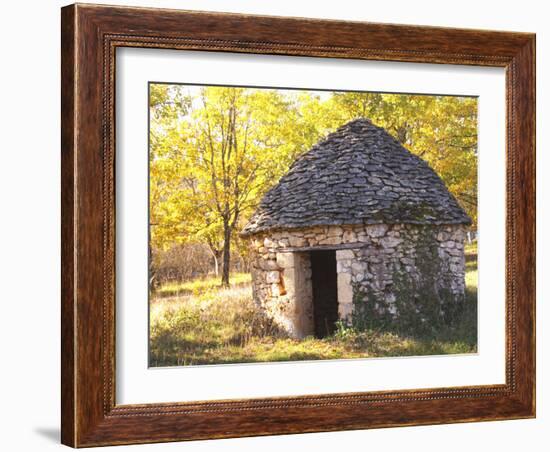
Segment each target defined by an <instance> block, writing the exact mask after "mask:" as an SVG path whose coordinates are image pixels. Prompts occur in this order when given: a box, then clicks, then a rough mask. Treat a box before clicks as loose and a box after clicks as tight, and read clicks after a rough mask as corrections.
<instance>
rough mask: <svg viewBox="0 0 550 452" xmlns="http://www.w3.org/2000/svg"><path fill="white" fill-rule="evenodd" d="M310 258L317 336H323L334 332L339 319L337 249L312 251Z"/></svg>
mask: <svg viewBox="0 0 550 452" xmlns="http://www.w3.org/2000/svg"><path fill="white" fill-rule="evenodd" d="M310 258H311V285H312V289H313V317H314V321H315V337H317V338H323V337H326V336H329V335H331V334H332V333H334V331H335V329H336V325H335V324H336V321H337V320H338V288H337V282H336V251H334V250H320V251H311V252H310Z"/></svg>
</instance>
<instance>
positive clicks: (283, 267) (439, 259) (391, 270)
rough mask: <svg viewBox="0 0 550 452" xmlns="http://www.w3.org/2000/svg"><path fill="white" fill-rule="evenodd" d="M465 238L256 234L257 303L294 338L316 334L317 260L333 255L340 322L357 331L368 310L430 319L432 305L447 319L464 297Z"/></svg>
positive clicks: (412, 232) (329, 231)
mask: <svg viewBox="0 0 550 452" xmlns="http://www.w3.org/2000/svg"><path fill="white" fill-rule="evenodd" d="M465 234H466V229H465V227H464V226H462V225H425V226H423V225H412V224H394V225H386V224H374V225H355V226H316V227H310V228H304V229H294V230H289V231H276V232H267V233H262V234H256V235H253V236H252V237H251V238H250V246H251V251H252V257H253V259H252V279H253V291H254V299H255V300H256V302H257V303H258V304H259V305H260V306H262V308H263V309H264V310H265V312H266V313H267V314H268V315H269V316H270V317H271V318H273V319H274V320H275V321H276V322H277V323H278V324H279V325H280V326H282V327H283V328H285V329H286V330H287V331H288V332H289V333H290V334H291V335H292V336H295V337H304V336H307V335H311V334H313V331H314V326H313V300H312V287H311V266H310V260H309V252H310V251H311V250H314V249H326V248H329V249H336V260H337V285H338V300H337V301H338V312H339V317H340V319H342V320H344V321H346V322H348V323H351V322H352V319H353V316H354V315H355V314H357V312H358V311H362V310H363V309H362V308H363V306H364V307H366V308H368V309H366V310H365V312H367V313H368V314H367V315H385V316H389V317H390V318H399V316H404V315H418V316H420V317H422V316H424V317H426V314H425V312H426V310H425V309H424V308H425V306H423V305H422V304H423V303H428V301H426V300H427V299H428V298H429V303H432V308H433V307H434V305H433V303H434V299H435V303H436V304H435V310H436V311H437V313H439V314H440V315H442V316H443V315H445V310H446V309H448V307H449V306H455V305H459V304H460V303H461V301H462V300H463V297H464V274H465V261H464V239H465ZM358 307H359V309H358ZM432 310H433V309H432ZM426 320H427V319H424V321H426ZM428 320H429V319H428Z"/></svg>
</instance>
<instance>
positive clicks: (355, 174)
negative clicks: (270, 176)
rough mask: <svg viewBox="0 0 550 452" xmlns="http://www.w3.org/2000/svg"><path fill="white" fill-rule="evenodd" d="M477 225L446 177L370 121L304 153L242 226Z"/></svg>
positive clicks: (333, 135) (252, 229)
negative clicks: (446, 184) (453, 192)
mask: <svg viewBox="0 0 550 452" xmlns="http://www.w3.org/2000/svg"><path fill="white" fill-rule="evenodd" d="M377 223H386V224H396V223H408V224H423V225H425V224H470V223H471V220H470V218H469V217H468V215H467V214H466V212H465V211H464V210H463V209H462V208H461V207H460V206H459V204H458V202H457V201H456V199H455V198H454V197H453V196H452V195H451V194H450V193H449V191H448V190H447V188H446V187H445V184H444V183H443V181H442V180H441V178H440V177H439V176H438V175H437V174H436V173H435V171H434V170H432V169H431V168H430V166H428V164H427V163H426V162H425V161H424V160H422V159H421V158H420V157H417V156H416V155H414V154H412V153H411V152H409V151H408V150H407V149H405V148H404V147H403V146H402V145H401V144H400V143H399V142H398V141H397V140H396V139H395V138H393V137H392V136H391V135H390V134H389V133H388V132H386V131H385V130H384V129H383V128H381V127H377V126H375V125H374V124H372V123H371V122H370V121H369V120H367V119H356V120H354V121H351V122H349V123H347V124H345V125H344V126H342V127H340V128H339V129H338V130H336V131H335V132H334V133H331V134H330V135H328V137H327V138H326V139H324V140H322V141H321V142H319V143H317V144H316V145H315V146H313V147H312V148H311V150H310V151H308V152H306V153H304V154H302V155H301V156H300V157H299V158H298V159H296V161H295V162H294V163H293V165H292V166H291V168H290V170H289V171H288V173H287V174H285V175H284V176H283V177H282V178H281V179H280V180H279V182H278V184H277V185H275V186H274V187H273V188H272V189H271V190H269V191H268V192H267V193H266V195H265V196H264V197H263V199H262V200H261V202H260V205H259V207H258V209H257V210H256V212H255V213H254V214H253V215H252V217H251V218H250V221H249V222H248V224H247V225H246V226H245V228H244V229H243V231H242V235H250V234H255V233H258V232H263V231H267V230H273V229H296V228H305V227H311V226H326V225H343V224H347V225H353V224H377Z"/></svg>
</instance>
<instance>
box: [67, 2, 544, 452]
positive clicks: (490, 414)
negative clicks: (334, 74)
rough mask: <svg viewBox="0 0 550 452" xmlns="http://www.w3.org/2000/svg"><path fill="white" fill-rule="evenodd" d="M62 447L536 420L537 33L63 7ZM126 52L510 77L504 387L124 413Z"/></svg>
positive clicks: (157, 407) (141, 408)
mask: <svg viewBox="0 0 550 452" xmlns="http://www.w3.org/2000/svg"><path fill="white" fill-rule="evenodd" d="M61 32H62V145H61V146H62V150H61V154H62V312H61V315H62V345H61V353H62V365H61V374H62V379H61V384H62V435H61V436H62V442H63V443H64V444H67V445H70V446H74V447H83V446H98V445H109V444H129V443H147V442H159V441H178V440H191V439H202V438H225V437H235V436H252V435H273V434H283V433H300V432H318V431H331V430H348V429H362V428H374V427H390V426H402V425H420V424H441V423H449V422H468V421H482V420H497V419H512V418H513V419H518V418H529V417H534V416H535V35H534V34H528V33H508V32H494V31H481V30H462V29H449V28H436V27H418V26H408V25H387V24H373V23H360V22H339V21H328V20H313V19H298V18H281V17H265V16H246V15H237V14H218V13H205V12H189V11H175V10H160V9H143V8H125V7H109V6H94V5H80V4H76V5H71V6H67V7H64V8H63V9H62V26H61ZM117 47H149V48H169V49H187V50H211V51H224V52H241V53H261V54H278V55H301V56H322V57H331V58H355V59H369V60H389V61H402V62H423V63H442V64H466V65H479V66H499V67H504V68H506V105H507V144H506V148H507V149H506V166H507V176H506V177H507V180H506V191H507V214H506V256H507V258H506V269H507V270H506V344H507V348H506V383H505V384H503V385H493V386H473V387H453V388H443V389H441V388H440V389H421V390H402V391H388V392H364V393H347V394H330V395H329V394H327V395H316V396H301V397H278V398H264V399H244V400H223V401H214V402H199V403H196V402H193V403H185V402H184V403H177V402H174V403H165V404H148V405H126V406H120V405H116V404H115V397H114V393H115V385H114V377H115V360H114V324H115V322H114V315H115V312H114V311H115V308H114V302H115V300H114V287H115V274H114V269H115V267H114V262H115V261H114V258H115V254H114V240H115V236H114V221H115V204H114V196H115V193H114V188H115V174H114V158H115V143H114V140H115V136H114V99H115V98H114V86H115V84H114V77H115V75H114V74H115V72H114V68H115V64H116V60H115V49H116V48H117Z"/></svg>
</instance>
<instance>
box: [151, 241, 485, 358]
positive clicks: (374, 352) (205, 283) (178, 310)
mask: <svg viewBox="0 0 550 452" xmlns="http://www.w3.org/2000/svg"><path fill="white" fill-rule="evenodd" d="M476 258H477V255H476V249H475V247H470V248H469V249H468V248H467V251H466V309H465V310H464V313H463V315H462V317H461V318H460V319H459V321H458V322H456V324H455V325H453V326H452V327H451V326H449V327H445V328H444V329H442V330H440V331H438V332H437V333H436V334H432V335H431V336H425V337H404V336H399V335H397V334H394V333H391V332H384V331H374V330H368V331H361V332H358V331H355V330H353V329H350V328H339V329H338V330H337V331H336V333H335V334H334V335H332V336H331V337H328V338H324V339H316V338H313V337H308V338H305V339H302V340H297V339H290V338H288V337H286V335H285V334H284V332H282V331H280V330H279V329H278V328H277V327H276V325H274V324H273V323H271V322H270V321H269V320H268V319H266V318H265V316H263V315H262V313H261V312H260V311H259V309H258V308H257V307H256V305H255V304H254V302H253V300H252V291H251V287H250V275H248V274H244V273H237V274H234V275H232V277H231V285H230V287H228V288H222V287H220V285H219V280H218V279H217V278H216V279H213V278H209V279H201V280H195V281H191V282H186V283H180V284H170V285H165V286H163V287H161V288H159V289H158V290H157V292H156V294H155V296H154V297H153V298H152V300H151V307H150V325H151V330H150V357H149V364H150V366H152V367H158V366H178V365H197V364H222V363H243V362H262V361H296V360H319V359H338V358H340V359H344V358H346V359H347V358H373V357H387V356H419V355H434V354H456V353H473V352H476V350H477V259H476Z"/></svg>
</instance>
